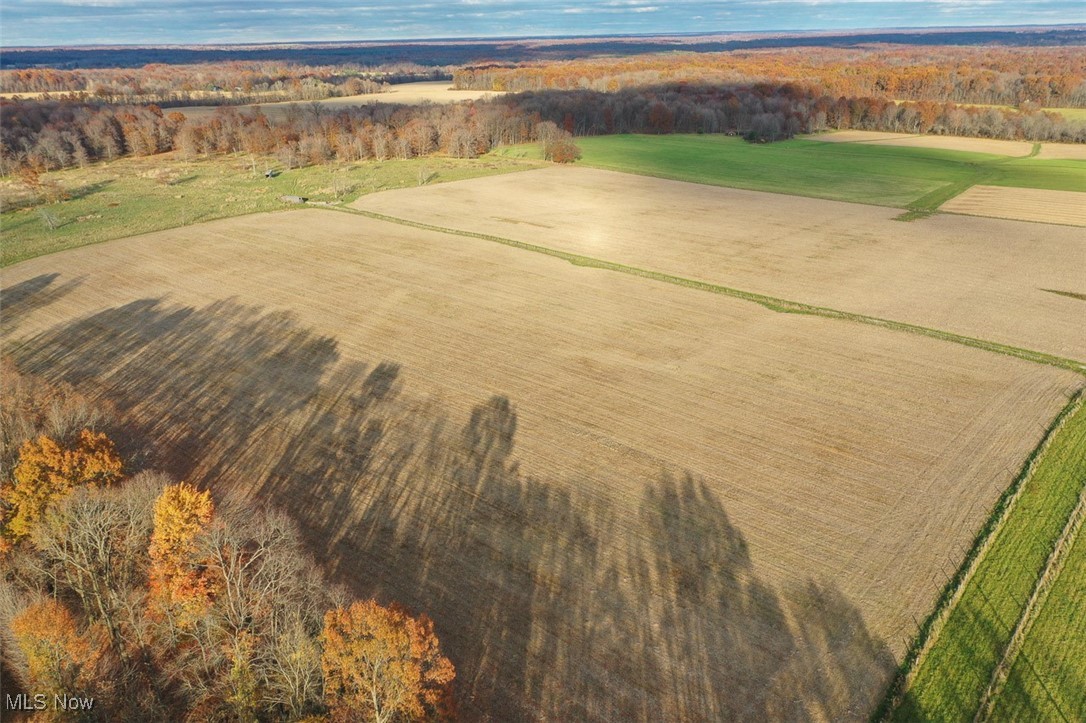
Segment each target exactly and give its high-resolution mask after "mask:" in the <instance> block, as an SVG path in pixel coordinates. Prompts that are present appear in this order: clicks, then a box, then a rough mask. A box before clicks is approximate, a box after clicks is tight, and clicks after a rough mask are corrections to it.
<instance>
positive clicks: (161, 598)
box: [150, 482, 214, 629]
mask: <svg viewBox="0 0 1086 723" xmlns="http://www.w3.org/2000/svg"><path fill="white" fill-rule="evenodd" d="M213 512H214V504H213V503H212V501H211V493H210V492H209V491H207V490H204V491H203V492H201V491H200V490H198V489H196V488H195V487H193V486H192V485H190V484H187V483H185V482H181V483H179V484H175V485H170V486H168V487H166V489H164V490H163V491H162V494H161V495H160V496H159V498H158V500H157V501H156V502H155V516H154V532H152V533H151V547H150V557H151V570H150V606H151V610H152V612H154V613H156V614H159V615H164V616H166V617H168V618H169V619H170V620H172V621H174V622H175V623H176V624H177V626H178V627H180V628H182V629H184V628H187V627H190V626H191V625H192V624H193V623H194V622H195V621H196V620H197V619H198V618H199V617H200V616H201V615H203V614H204V613H205V612H206V611H207V608H208V606H209V605H210V603H211V593H212V591H211V585H210V583H209V581H208V578H207V576H206V574H204V572H203V570H202V569H201V568H202V566H201V565H199V564H198V561H197V560H195V559H194V558H195V552H196V541H197V537H198V536H199V535H200V533H202V532H203V531H204V530H206V529H207V526H208V524H209V523H210V522H211V515H212V514H213Z"/></svg>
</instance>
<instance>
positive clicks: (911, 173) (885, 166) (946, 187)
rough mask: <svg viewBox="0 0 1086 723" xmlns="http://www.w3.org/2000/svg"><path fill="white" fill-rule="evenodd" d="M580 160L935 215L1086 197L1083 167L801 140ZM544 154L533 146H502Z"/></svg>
mask: <svg viewBox="0 0 1086 723" xmlns="http://www.w3.org/2000/svg"><path fill="white" fill-rule="evenodd" d="M577 144H578V145H579V146H580V148H581V153H582V158H581V160H580V161H579V163H580V164H582V165H586V166H593V167H595V168H603V169H607V170H613V171H622V172H626V173H639V174H643V175H648V176H657V177H659V178H670V179H674V180H679V181H692V182H694V183H705V184H711V185H716V186H730V187H733V188H745V189H750V190H754V191H770V192H773V193H787V194H791V195H797V196H812V197H815V198H825V199H831V200H835V201H853V202H857V203H868V204H874V205H878V206H892V207H895V208H903V209H911V210H915V211H932V210H935V209H936V208H938V206H939V205H941V204H942V203H944V202H945V201H947V200H948V199H950V198H953V197H954V196H956V195H957V194H959V193H961V192H962V191H964V190H965V189H967V188H969V187H970V186H972V185H976V184H985V185H996V186H1018V187H1023V188H1044V189H1051V190H1065V191H1086V162H1082V161H1062V160H1042V159H1038V158H1032V157H1030V158H1009V157H1007V156H997V155H990V154H984V153H967V152H963V151H946V150H939V149H930V148H915V147H895V146H884V145H880V146H874V145H871V144H863V143H825V142H821V141H817V140H808V139H794V140H789V141H782V142H779V143H765V144H752V143H747V142H746V141H744V140H743V139H741V138H738V137H735V136H722V135H661V136H650V135H618V136H595V137H587V138H578V139H577ZM499 153H501V154H503V155H506V156H508V157H514V158H532V157H535V158H538V157H539V156H538V150H537V149H536V148H535V147H532V146H514V147H511V148H506V149H501V150H500V152H499Z"/></svg>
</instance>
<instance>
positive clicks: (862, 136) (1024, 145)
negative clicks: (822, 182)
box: [805, 131, 1033, 156]
mask: <svg viewBox="0 0 1086 723" xmlns="http://www.w3.org/2000/svg"><path fill="white" fill-rule="evenodd" d="M805 137H806V138H808V139H809V140H813V141H825V142H827V143H869V144H875V145H885V146H911V147H914V148H938V149H941V150H944V151H969V152H971V153H991V154H993V155H997V156H1028V155H1029V154H1030V153H1031V152H1032V151H1033V144H1032V143H1030V142H1027V141H1001V140H995V139H992V138H962V137H958V136H932V135H915V134H911V133H883V132H881V131H835V132H833V133H822V134H819V135H813V136H805Z"/></svg>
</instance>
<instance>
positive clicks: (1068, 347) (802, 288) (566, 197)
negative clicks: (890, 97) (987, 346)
mask: <svg viewBox="0 0 1086 723" xmlns="http://www.w3.org/2000/svg"><path fill="white" fill-rule="evenodd" d="M1016 192H1017V190H1016ZM354 205H355V206H356V207H357V208H360V209H365V210H370V211H375V212H378V213H382V214H386V215H389V216H394V217H399V218H406V219H410V220H415V221H422V222H425V223H429V224H433V225H436V226H442V227H446V228H455V229H460V230H467V231H475V232H481V233H487V234H491V235H495V236H501V237H503V238H510V239H515V240H518V241H525V242H528V243H533V244H539V245H542V246H548V247H551V248H556V249H561V250H563V251H568V252H572V253H578V254H583V255H585V256H590V257H594V258H600V259H606V260H608V261H615V262H618V263H623V264H629V265H632V266H637V267H640V268H645V269H650V270H653V271H660V272H664V273H668V274H673V275H676V276H681V277H685V278H690V279H696V280H699V281H707V282H710V283H715V284H720V285H723V286H728V287H732V288H736V289H741V290H743V291H751V292H756V293H761V294H766V295H770V296H776V297H778V298H783V299H789V300H792V301H798V302H803V303H808V304H813V305H817V306H825V307H830V308H834V309H838V310H841V311H848V312H854V313H862V314H868V315H871V316H877V317H881V318H885V319H892V320H894V321H903V322H908V323H912V324H918V325H921V326H927V327H932V328H936V329H941V330H945V331H950V332H954V333H957V334H962V335H965V336H971V337H976V338H981V339H987V340H990V341H996V342H1000V343H1002V344H1008V345H1011V346H1018V347H1023V348H1028V349H1033V350H1036V351H1043V352H1047V353H1050V354H1056V355H1058V356H1064V357H1069V358H1072V359H1076V360H1086V336H1084V335H1083V334H1082V331H1081V326H1082V324H1081V322H1082V314H1083V304H1082V302H1081V301H1079V300H1078V299H1076V298H1073V297H1069V296H1062V295H1060V294H1053V293H1051V291H1053V290H1054V291H1061V292H1071V293H1082V292H1083V289H1082V288H1081V287H1082V283H1083V282H1082V274H1081V272H1080V269H1081V268H1082V266H1083V265H1084V264H1086V242H1084V241H1083V238H1082V232H1081V230H1080V229H1075V228H1060V227H1057V226H1051V225H1038V224H1029V223H1020V222H1014V221H1005V220H1001V219H986V218H966V217H962V216H951V215H938V216H935V217H932V218H927V219H921V220H919V221H914V222H911V223H901V222H898V221H894V220H893V217H894V216H895V215H897V214H899V213H900V211H896V210H894V209H885V208H879V207H875V206H866V205H861V204H852V203H843V202H837V201H825V200H820V199H809V198H800V197H794V196H782V195H778V194H769V193H761V192H757V191H745V190H739V189H728V188H718V187H715V186H705V185H700V184H692V183H683V182H679V181H670V180H663V179H656V178H649V177H645V176H635V175H630V174H624V173H615V172H612V171H602V170H596V169H587V168H547V169H542V170H536V171H528V172H526V173H524V174H518V175H517V176H516V177H493V178H487V179H479V180H472V181H466V182H457V183H449V184H444V185H441V186H433V187H429V188H421V189H409V190H402V191H390V192H385V193H380V194H374V195H371V196H367V197H365V198H362V199H359V200H358V201H357V202H355V204H354Z"/></svg>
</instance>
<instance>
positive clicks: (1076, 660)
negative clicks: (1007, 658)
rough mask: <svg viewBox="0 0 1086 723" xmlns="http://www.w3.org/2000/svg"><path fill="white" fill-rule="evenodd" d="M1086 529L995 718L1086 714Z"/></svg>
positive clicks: (1065, 717) (1048, 718) (1020, 657)
mask: <svg viewBox="0 0 1086 723" xmlns="http://www.w3.org/2000/svg"><path fill="white" fill-rule="evenodd" d="M1083 651H1086V534H1083V533H1082V532H1081V531H1080V532H1079V534H1078V536H1077V538H1076V540H1075V544H1074V546H1073V547H1072V548H1071V552H1070V553H1069V555H1068V558H1067V562H1066V564H1065V565H1064V568H1063V570H1062V572H1061V573H1060V576H1059V577H1058V578H1057V579H1056V582H1055V583H1053V586H1052V590H1051V591H1050V592H1049V595H1048V598H1047V599H1046V600H1045V603H1044V605H1043V607H1042V608H1041V610H1040V613H1039V614H1038V617H1037V619H1036V620H1035V621H1034V623H1033V627H1032V628H1031V629H1030V631H1029V635H1028V637H1027V638H1026V642H1025V644H1024V645H1023V647H1022V650H1021V651H1020V652H1019V653H1018V657H1017V658H1016V659H1015V661H1014V665H1013V666H1012V667H1011V671H1010V675H1009V676H1008V678H1007V682H1006V685H1005V686H1004V688H1003V691H1002V693H1001V694H1000V695H999V697H998V698H997V699H996V701H995V708H994V710H993V711H992V718H991V719H992V720H995V721H1006V722H1007V723H1016V721H1025V720H1045V721H1059V720H1064V721H1083V720H1086V655H1084V654H1083Z"/></svg>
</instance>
